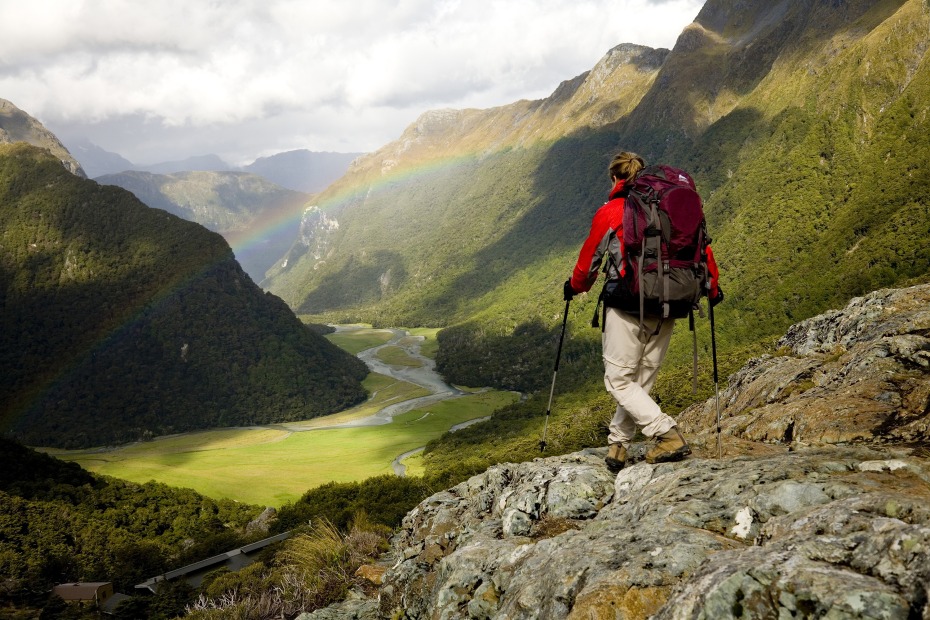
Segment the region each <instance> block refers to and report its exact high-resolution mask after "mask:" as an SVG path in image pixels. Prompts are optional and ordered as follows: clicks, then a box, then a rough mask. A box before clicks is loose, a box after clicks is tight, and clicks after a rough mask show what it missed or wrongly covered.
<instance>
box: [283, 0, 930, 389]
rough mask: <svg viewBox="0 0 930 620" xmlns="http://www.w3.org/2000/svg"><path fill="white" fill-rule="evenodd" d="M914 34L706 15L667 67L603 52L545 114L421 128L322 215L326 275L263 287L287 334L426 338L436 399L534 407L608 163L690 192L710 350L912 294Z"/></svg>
mask: <svg viewBox="0 0 930 620" xmlns="http://www.w3.org/2000/svg"><path fill="white" fill-rule="evenodd" d="M928 21H930V18H928V11H927V9H926V5H925V4H924V3H922V2H921V1H920V0H893V1H875V0H869V1H866V0H851V1H843V2H832V3H813V2H808V1H805V0H782V1H780V2H777V3H770V2H762V1H761V0H758V1H749V2H741V3H738V4H737V5H732V3H725V2H719V1H716V0H710V1H709V2H707V3H706V4H705V6H704V8H703V9H702V10H701V12H700V13H699V14H698V16H697V18H696V20H695V22H694V23H693V24H691V25H689V26H688V27H687V28H686V29H685V30H684V31H683V32H682V34H681V36H680V37H679V39H678V41H677V42H676V44H675V46H674V48H673V49H672V50H671V51H666V50H652V49H648V48H643V47H637V46H630V45H622V46H619V47H617V48H615V49H613V50H611V51H610V52H609V53H608V54H607V56H605V58H604V59H602V60H601V61H600V62H599V63H598V64H597V66H595V67H594V68H593V69H592V70H591V71H589V72H587V73H585V74H582V75H581V76H578V77H577V78H575V79H572V80H568V81H566V82H564V83H563V84H562V85H561V86H560V87H559V88H558V89H557V90H556V91H555V92H554V93H553V94H552V95H551V96H550V97H549V98H547V99H544V100H541V101H520V102H516V103H513V104H511V105H508V106H503V107H500V108H494V109H490V110H440V111H433V112H429V113H426V114H424V115H423V116H422V117H421V118H420V119H418V120H417V122H416V123H414V124H413V125H411V126H410V127H409V128H408V129H407V130H406V131H405V132H404V134H403V135H402V136H401V137H400V138H399V139H398V140H396V141H395V142H392V143H390V144H388V145H386V146H385V147H383V148H382V149H379V150H378V151H376V152H374V153H371V154H369V155H366V156H363V157H361V158H359V159H358V160H357V162H356V163H355V164H354V165H353V167H352V169H351V170H350V171H349V173H348V174H347V175H346V176H345V177H343V178H342V179H341V180H340V181H338V182H336V183H334V184H333V185H332V186H330V188H328V189H327V190H326V191H325V192H323V193H322V194H321V195H320V197H319V198H318V200H317V201H316V204H317V205H318V206H319V207H320V209H322V210H323V211H324V212H325V213H326V214H327V215H328V217H329V218H331V219H333V220H335V221H336V222H337V224H338V227H333V226H331V227H329V230H330V231H331V232H329V233H325V232H324V231H321V233H320V234H321V235H323V234H328V235H330V236H331V237H332V238H331V239H330V240H329V241H328V243H327V244H326V246H327V247H328V248H329V249H328V251H327V253H326V254H325V255H322V256H320V257H319V258H317V257H316V256H315V254H314V253H313V252H309V251H307V248H306V247H305V246H303V245H302V244H301V243H300V242H298V243H296V244H295V246H294V247H293V248H292V249H291V251H290V252H289V254H288V255H287V256H286V260H282V262H281V263H279V264H278V265H277V266H276V267H275V268H274V269H273V270H272V272H271V274H270V276H271V277H270V278H269V280H268V287H269V289H270V290H271V291H273V292H275V294H278V295H280V296H281V297H282V298H283V299H285V301H287V303H288V304H289V305H290V306H291V307H293V308H295V310H297V311H298V312H300V313H306V314H311V315H317V316H321V317H324V316H325V317H345V318H352V319H353V320H362V321H368V322H374V323H376V324H404V325H417V324H425V325H434V326H445V327H447V329H446V330H444V332H442V334H441V336H440V338H441V339H444V343H445V345H446V346H445V350H446V351H448V352H449V357H448V358H446V359H440V368H441V369H442V370H443V372H445V373H447V375H448V376H449V377H450V378H452V379H453V380H456V381H461V382H463V383H472V384H475V383H482V384H493V385H502V386H507V387H516V388H519V389H531V390H532V389H539V388H541V387H542V384H544V383H545V381H546V379H545V378H546V376H547V374H548V373H547V372H546V369H545V367H546V365H547V364H546V363H545V362H544V361H543V360H544V359H545V358H546V357H548V356H549V355H550V353H549V351H550V347H551V346H552V345H551V343H552V339H553V331H555V330H557V324H558V320H559V318H560V317H561V312H560V309H559V306H560V303H561V300H560V296H559V292H558V291H559V289H560V284H561V282H562V281H564V279H565V278H566V277H567V276H568V274H569V272H570V269H571V266H572V264H573V263H574V259H575V257H576V256H577V251H578V248H579V247H580V245H581V242H582V240H583V238H584V235H585V233H586V231H587V228H588V225H589V223H590V217H591V214H592V213H593V211H594V210H595V208H596V207H597V206H598V205H599V204H601V203H602V202H603V200H604V199H605V197H606V192H607V190H608V187H607V185H608V183H607V181H606V180H605V178H606V177H605V172H604V170H605V169H606V166H607V163H608V162H609V159H610V157H611V155H612V154H613V153H614V152H616V151H617V150H620V149H623V148H625V149H630V150H634V151H637V152H640V153H641V154H643V155H644V156H645V157H646V158H647V160H648V161H663V162H666V163H670V164H673V165H678V166H680V167H683V168H686V169H688V170H690V171H692V172H693V173H694V176H695V178H696V180H697V183H698V188H699V190H700V191H701V192H702V195H703V196H704V198H705V202H706V210H707V213H708V222H709V228H710V234H711V235H712V237H713V238H714V246H715V249H716V250H717V253H718V255H719V258H720V261H721V263H722V266H723V269H724V276H723V287H724V289H725V290H726V291H727V292H728V293H729V294H728V297H727V299H728V303H726V304H725V305H724V306H723V307H721V309H720V319H721V320H720V322H719V329H720V331H721V337H722V339H723V341H724V343H726V344H746V343H750V342H759V341H761V340H763V339H765V338H767V337H771V336H774V335H775V334H777V333H778V332H779V330H782V329H784V328H786V327H787V326H788V325H789V324H791V322H792V321H795V320H798V319H801V318H804V317H806V316H811V315H812V314H814V313H816V312H819V311H821V310H823V309H825V308H827V307H831V306H835V305H837V304H840V303H843V302H844V301H845V300H847V299H849V298H850V297H852V296H855V295H858V294H861V293H863V292H866V291H869V290H873V289H875V288H877V287H881V286H887V285H892V284H895V283H899V282H905V281H907V280H908V279H910V278H921V277H926V276H927V274H928V273H930V246H928V245H927V244H924V243H920V242H917V240H919V239H923V238H925V237H926V236H927V235H928V233H930V215H928V213H927V210H926V208H925V207H924V205H926V204H927V203H928V202H930V170H928V168H927V167H926V166H924V165H923V164H922V162H923V161H924V159H925V158H926V156H927V154H928V153H930V138H928V136H930V132H928V127H927V123H928V116H927V114H925V113H924V110H925V109H926V107H927V102H928V100H930V83H928V81H930V68H928V64H927V62H925V60H926V53H927V46H928V42H927V37H926V32H927V27H928ZM317 238H319V235H318V236H317ZM594 296H596V295H589V296H588V297H587V298H582V299H579V300H577V303H576V304H575V306H574V308H575V309H576V310H575V312H574V313H573V314H572V317H571V320H572V322H571V323H570V324H571V325H572V326H573V327H574V328H575V329H573V330H571V332H570V333H572V334H579V333H585V332H586V329H585V328H584V327H583V325H584V324H585V323H587V322H588V320H589V317H590V314H591V313H593V299H591V298H592V297H594ZM576 317H577V318H576ZM586 333H587V334H588V335H586V336H580V335H579V336H576V338H579V339H583V340H584V342H583V343H578V344H579V345H580V346H581V348H583V349H591V348H596V342H595V341H596V338H595V335H594V334H591V333H590V332H586ZM453 351H454V353H453ZM594 365H595V366H596V362H595V364H594ZM479 369H482V370H479Z"/></svg>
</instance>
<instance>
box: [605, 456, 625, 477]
mask: <svg viewBox="0 0 930 620" xmlns="http://www.w3.org/2000/svg"><path fill="white" fill-rule="evenodd" d="M604 463H606V464H607V469H608V470H609V471H611V472H612V473H615V474H616V473H619V472H620V470H621V469H623V468H624V466H625V465H626V461H618V460H617V459H612V458H609V457H608V458H606V459H604Z"/></svg>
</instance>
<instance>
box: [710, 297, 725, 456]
mask: <svg viewBox="0 0 930 620" xmlns="http://www.w3.org/2000/svg"><path fill="white" fill-rule="evenodd" d="M707 305H708V306H709V307H710V350H711V355H712V356H713V358H714V407H715V408H716V410H717V458H718V459H721V458H723V449H722V447H721V445H720V386H719V383H718V381H717V335H716V331H715V329H714V304H713V303H712V302H711V301H710V298H708V299H707Z"/></svg>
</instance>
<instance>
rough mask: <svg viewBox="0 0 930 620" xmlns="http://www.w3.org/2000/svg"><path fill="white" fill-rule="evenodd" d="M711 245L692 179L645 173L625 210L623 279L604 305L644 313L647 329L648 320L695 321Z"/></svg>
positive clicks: (652, 170)
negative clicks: (694, 317) (691, 318)
mask: <svg viewBox="0 0 930 620" xmlns="http://www.w3.org/2000/svg"><path fill="white" fill-rule="evenodd" d="M709 243H710V239H709V238H708V237H707V231H706V224H705V221H704V208H703V204H702V202H701V197H700V196H699V195H698V193H697V190H696V189H695V185H694V180H693V179H692V178H691V175H689V174H688V173H687V172H685V171H683V170H679V169H678V168H673V167H671V166H664V165H658V166H649V167H647V168H644V169H643V170H642V172H640V174H639V176H638V177H637V178H636V180H635V181H634V182H633V184H632V185H631V186H630V190H629V194H628V196H627V199H626V203H625V204H624V207H623V238H622V244H621V248H622V253H623V257H622V264H621V265H620V266H619V268H618V271H619V272H620V274H621V276H620V279H619V280H618V281H611V282H608V283H607V285H606V286H605V289H604V292H603V293H602V295H603V301H604V305H605V306H608V307H613V308H618V309H620V310H623V311H625V312H628V313H631V314H639V316H640V326H641V328H642V320H643V317H646V316H651V317H659V318H662V319H666V318H683V317H686V316H689V315H690V314H691V312H692V311H693V309H694V308H696V307H697V306H698V302H699V301H700V299H701V296H703V295H706V294H707V292H708V284H709V274H708V269H707V251H706V248H707V246H708V244H709ZM642 331H643V334H644V337H645V329H643V330H642Z"/></svg>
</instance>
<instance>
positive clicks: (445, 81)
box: [0, 0, 704, 165]
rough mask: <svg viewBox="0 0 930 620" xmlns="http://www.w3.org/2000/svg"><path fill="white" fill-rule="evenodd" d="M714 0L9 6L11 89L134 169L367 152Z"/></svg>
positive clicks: (590, 62)
mask: <svg viewBox="0 0 930 620" xmlns="http://www.w3.org/2000/svg"><path fill="white" fill-rule="evenodd" d="M703 4H704V0H351V1H350V0H0V98H3V99H7V100H9V101H11V102H12V103H13V104H14V105H16V106H17V107H19V108H20V109H22V110H23V111H25V112H27V113H28V114H30V115H32V116H34V117H36V118H37V119H39V120H40V121H41V122H42V123H43V124H45V125H46V127H48V128H49V129H50V130H51V131H53V132H54V133H56V134H57V135H58V136H59V138H61V139H62V140H63V141H64V142H65V145H66V146H67V145H68V144H69V143H71V142H74V141H76V140H79V139H87V140H89V141H90V142H92V143H94V144H96V145H98V146H100V147H102V148H104V149H106V150H108V151H112V152H115V153H119V154H120V155H122V156H123V157H126V158H127V159H129V160H130V161H132V162H133V163H136V164H143V165H144V164H152V163H157V162H163V161H171V160H178V159H184V158H186V157H191V156H197V155H205V154H210V153H213V154H217V155H219V156H220V157H222V158H223V159H224V160H225V161H227V162H228V163H230V164H233V165H245V164H248V163H251V162H252V161H254V160H255V159H256V158H258V157H263V156H268V155H272V154H274V153H279V152H283V151H289V150H294V149H308V150H311V151H334V152H343V153H355V152H368V151H373V150H376V149H377V148H379V147H381V146H383V145H385V144H387V143H388V142H390V141H392V140H395V139H396V138H398V137H399V136H400V135H401V133H402V132H403V130H404V128H405V127H407V126H408V125H409V124H411V123H413V122H414V121H415V120H416V119H417V117H418V116H419V115H420V114H422V113H423V112H425V111H427V110H432V109H440V108H455V109H463V108H482V109H483V108H491V107H495V106H499V105H506V104H508V103H512V102H514V101H518V100H520V99H541V98H544V97H547V96H548V95H549V94H551V93H552V92H553V91H554V90H555V88H556V87H557V86H558V85H559V83H560V82H562V81H564V80H568V79H571V78H573V77H575V76H577V75H579V74H581V73H583V72H585V71H587V70H589V69H591V68H593V67H594V65H595V64H596V63H597V61H598V60H600V59H601V58H602V57H603V56H604V55H605V54H606V53H607V51H608V50H610V49H611V48H613V47H615V46H616V45H619V44H621V43H638V44H641V45H647V46H649V47H666V48H671V47H673V46H674V44H675V41H676V39H677V38H678V35H679V34H680V33H681V31H682V30H683V29H684V28H685V26H687V25H688V24H689V23H691V22H692V21H694V18H695V17H696V16H697V14H698V11H699V10H700V8H701V6H702V5H703Z"/></svg>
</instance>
